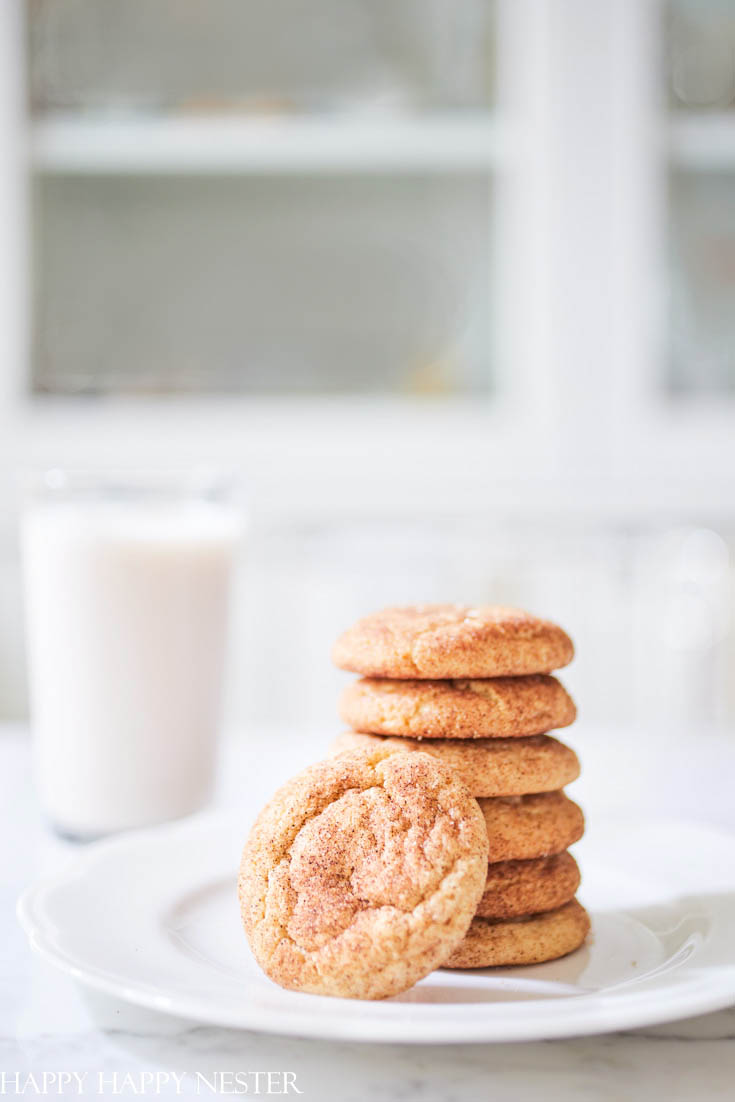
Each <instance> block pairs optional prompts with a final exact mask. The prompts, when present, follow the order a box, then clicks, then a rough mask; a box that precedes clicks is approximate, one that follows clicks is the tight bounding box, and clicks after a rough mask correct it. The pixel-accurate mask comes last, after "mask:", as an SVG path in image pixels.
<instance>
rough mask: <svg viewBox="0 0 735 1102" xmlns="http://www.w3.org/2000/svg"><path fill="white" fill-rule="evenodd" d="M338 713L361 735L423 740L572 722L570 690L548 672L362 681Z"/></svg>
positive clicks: (513, 732) (530, 730)
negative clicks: (490, 676) (365, 733)
mask: <svg viewBox="0 0 735 1102" xmlns="http://www.w3.org/2000/svg"><path fill="white" fill-rule="evenodd" d="M339 714H340V716H341V717H342V719H343V720H344V721H345V723H348V724H349V725H350V727H353V728H354V729H355V730H356V731H371V732H372V733H373V734H376V735H413V736H414V737H422V738H493V737H501V738H503V737H504V738H512V737H515V736H519V737H522V736H524V735H540V734H543V733H544V732H545V731H551V730H552V729H553V728H555V727H567V726H568V725H569V724H570V723H573V722H574V720H575V718H576V715H577V710H576V708H575V707H574V701H573V700H572V698H571V697H570V696H569V694H568V693H567V691H566V689H565V688H564V687H563V686H562V685H561V684H560V683H559V682H558V681H557V680H556V678H555V677H549V676H548V675H546V674H529V675H527V676H526V677H495V678H484V679H481V680H474V681H473V680H470V679H467V678H464V679H458V678H455V679H454V680H450V681H420V680H415V679H411V680H402V681H396V680H392V679H389V678H377V677H363V678H361V679H360V680H359V681H356V682H354V683H353V684H352V685H348V686H347V688H346V689H345V690H344V692H343V693H342V697H341V699H340V704H339Z"/></svg>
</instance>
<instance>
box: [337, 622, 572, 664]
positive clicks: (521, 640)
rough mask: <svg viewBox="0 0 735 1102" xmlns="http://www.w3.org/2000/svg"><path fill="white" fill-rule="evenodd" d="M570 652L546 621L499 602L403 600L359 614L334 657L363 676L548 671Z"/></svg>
mask: <svg viewBox="0 0 735 1102" xmlns="http://www.w3.org/2000/svg"><path fill="white" fill-rule="evenodd" d="M573 656H574V647H573V645H572V641H571V639H570V638H569V636H568V635H567V634H566V633H565V632H564V631H562V629H561V628H560V627H557V625H556V624H552V623H551V622H550V621H549V620H541V619H539V618H538V617H537V616H531V615H530V613H528V612H523V611H522V610H521V609H517V608H504V607H502V606H500V605H481V606H479V607H476V608H474V607H472V606H471V605H408V606H405V607H400V608H386V609H383V611H382V612H375V613H373V614H372V615H371V616H366V617H365V618H364V619H362V620H358V621H357V623H356V624H354V625H353V626H352V627H351V628H348V629H347V631H345V632H344V633H343V634H342V635H341V636H340V637H339V639H338V640H337V642H336V643H335V645H334V649H333V651H332V658H333V660H334V662H335V664H336V665H337V666H339V667H340V668H341V669H343V670H352V671H353V672H354V673H361V674H364V675H366V676H368V677H396V678H404V677H408V678H427V677H428V678H450V677H460V678H467V677H473V678H484V677H505V676H510V677H517V676H519V675H521V674H529V673H550V672H551V670H555V669H558V668H559V667H560V666H566V665H567V663H569V662H571V660H572V658H573Z"/></svg>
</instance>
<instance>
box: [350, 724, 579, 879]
mask: <svg viewBox="0 0 735 1102" xmlns="http://www.w3.org/2000/svg"><path fill="white" fill-rule="evenodd" d="M373 746H375V747H379V746H388V747H391V748H393V749H398V750H410V751H415V750H423V751H424V753H426V754H431V756H432V757H434V758H438V759H439V760H440V761H442V762H444V763H445V764H446V765H448V766H450V768H452V769H454V771H455V772H456V774H457V776H458V777H459V778H460V779H461V780H462V781H464V783H465V784H466V785H467V787H468V788H469V790H470V792H471V793H472V795H473V796H524V795H526V793H529V792H553V791H555V790H556V789H558V788H563V787H564V785H565V784H570V783H571V782H572V781H573V780H576V778H577V777H578V776H579V760H578V758H577V755H576V754H575V753H574V751H573V750H572V749H570V747H569V746H565V745H564V743H563V742H559V740H558V739H555V738H552V737H551V736H550V735H532V736H531V737H530V738H506V739H502V738H486V739H472V740H469V739H413V738H404V737H402V736H401V737H398V738H390V737H387V736H385V735H368V734H363V733H360V732H358V731H346V732H345V733H344V734H342V735H338V737H337V738H336V739H335V740H334V742H333V743H332V745H331V747H330V753H331V754H341V753H343V752H344V751H345V750H353V749H355V748H357V747H363V748H368V747H373ZM491 860H495V857H494V856H491Z"/></svg>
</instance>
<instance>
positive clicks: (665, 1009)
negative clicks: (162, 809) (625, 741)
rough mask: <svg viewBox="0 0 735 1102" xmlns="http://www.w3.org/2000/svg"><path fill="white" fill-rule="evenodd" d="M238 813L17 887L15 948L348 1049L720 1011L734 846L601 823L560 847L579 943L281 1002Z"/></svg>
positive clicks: (593, 1027) (731, 944)
mask: <svg viewBox="0 0 735 1102" xmlns="http://www.w3.org/2000/svg"><path fill="white" fill-rule="evenodd" d="M248 824H249V817H248V816H244V815H234V816H233V815H231V814H228V815H224V816H223V815H219V816H207V817H197V818H194V819H190V820H187V821H184V822H180V823H177V824H173V825H168V826H164V827H159V828H156V829H154V830H149V831H144V832H140V833H137V834H131V835H127V836H125V837H122V838H118V839H115V840H113V841H108V842H101V843H98V844H96V845H94V846H90V847H88V848H87V849H85V850H83V851H81V852H80V853H79V854H78V855H77V856H76V857H75V858H74V859H73V860H72V861H71V863H70V864H69V865H68V866H67V867H66V868H65V869H64V871H63V872H62V873H61V874H60V875H58V876H57V877H56V878H54V879H50V880H46V881H44V882H42V883H39V884H37V885H36V886H35V887H33V888H31V889H30V890H29V891H28V892H27V893H26V894H25V895H24V896H23V898H22V899H21V901H20V904H19V915H20V920H21V923H22V924H23V926H24V928H25V930H26V931H27V933H28V936H29V938H30V941H31V944H32V945H33V947H34V948H35V949H36V950H38V952H40V953H41V954H42V955H43V956H45V957H46V958H47V959H48V960H50V961H52V962H53V963H54V964H56V965H58V966H59V967H61V968H63V969H64V970H66V971H67V972H69V973H71V974H72V975H73V976H75V977H76V978H77V979H79V980H81V981H82V982H84V983H86V984H89V985H90V986H92V987H95V988H98V989H99V990H102V991H105V992H107V993H108V994H110V995H113V996H116V997H118V998H121V999H125V1000H128V1001H129V1002H132V1003H137V1004H139V1005H141V1006H146V1007H152V1008H154V1009H158V1010H161V1011H165V1012H167V1013H169V1014H174V1015H178V1016H180V1017H184V1018H189V1019H194V1020H197V1021H200V1022H208V1023H212V1024H217V1025H222V1026H230V1027H236V1028H243V1029H252V1030H260V1031H265V1032H271V1033H281V1034H295V1035H299V1036H309V1037H323V1038H333V1039H351V1040H363V1041H397V1042H399V1041H400V1042H416V1043H437V1042H442V1041H444V1042H448V1041H453V1042H457V1041H508V1040H532V1039H539V1038H546V1037H562V1036H570V1035H575V1034H583V1033H601V1032H605V1031H608V1030H612V1029H626V1028H631V1027H634V1026H641V1025H650V1024H653V1023H657V1022H663V1021H670V1020H673V1019H676V1018H681V1017H685V1016H689V1015H692V1014H697V1013H702V1012H704V1011H708V1010H714V1009H719V1008H721V1007H723V1006H727V1005H729V1004H730V1003H734V1002H735V937H733V931H735V922H734V919H735V838H733V837H731V836H729V835H727V834H723V833H719V832H717V831H714V830H711V829H709V828H704V827H702V826H696V825H686V824H682V823H677V822H644V823H641V822H636V823H635V824H630V823H628V824H625V823H622V824H621V823H613V824H610V823H608V824H607V825H606V826H604V827H603V826H601V827H598V828H597V829H592V830H591V831H590V832H589V833H588V834H587V835H586V836H585V838H584V840H583V842H582V843H580V845H579V846H578V847H577V849H576V852H577V857H578V859H579V862H580V865H581V867H582V871H583V876H584V885H583V886H584V891H583V892H582V893H581V898H582V901H583V902H584V903H585V904H586V906H587V907H588V908H589V909H590V911H591V913H592V918H593V931H592V936H591V938H590V941H589V944H588V945H587V946H586V947H584V948H582V949H580V950H578V951H577V952H576V953H573V954H572V955H571V956H569V957H566V958H565V959H563V960H560V961H557V962H551V963H549V964H543V965H539V966H534V967H526V968H508V969H492V970H491V969H488V970H487V971H478V972H473V971H465V972H454V971H451V972H442V971H439V972H435V973H433V974H432V975H430V976H428V977H427V978H426V979H425V980H423V982H422V983H420V984H418V985H417V986H416V987H414V988H413V989H412V990H411V991H408V992H406V993H405V994H403V995H401V996H399V997H397V998H394V999H390V1000H387V1001H385V1002H377V1003H375V1002H357V1001H352V1000H344V999H331V998H323V997H320V996H316V995H303V994H296V993H293V992H289V991H283V990H281V988H279V987H277V986H276V985H275V984H273V983H271V982H270V981H269V980H268V979H267V978H266V977H265V976H264V975H263V974H262V972H261V971H260V970H259V968H258V967H257V965H256V964H255V962H254V961H253V959H252V957H251V955H250V952H249V949H248V946H247V942H246V940H245V937H244V935H243V934H242V931H241V928H240V918H239V913H238V905H237V897H236V890H235V881H236V869H237V864H238V859H239V853H240V848H241V845H242V842H243V839H244V837H245V834H246V832H247V828H248Z"/></svg>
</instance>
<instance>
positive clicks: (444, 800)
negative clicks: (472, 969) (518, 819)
mask: <svg viewBox="0 0 735 1102" xmlns="http://www.w3.org/2000/svg"><path fill="white" fill-rule="evenodd" d="M487 860H488V844H487V832H486V829H485V820H484V817H483V815H482V813H481V812H480V809H479V807H478V805H477V802H476V801H475V800H474V799H473V798H472V797H471V796H470V794H469V793H468V791H467V789H466V788H465V786H464V785H463V784H462V783H461V781H460V780H459V779H458V778H457V777H456V775H455V774H454V773H453V772H452V771H451V770H449V769H448V768H446V767H445V766H443V765H442V763H441V762H438V761H437V760H436V759H435V758H432V757H431V756H430V755H428V754H421V753H419V754H399V753H396V752H395V750H394V749H393V748H391V747H380V746H378V747H370V748H369V749H367V750H358V751H352V752H350V753H347V754H343V755H341V756H339V757H338V758H333V759H330V760H327V761H324V762H318V763H317V764H316V765H313V766H311V767H310V768H308V769H306V770H305V771H304V772H303V773H301V774H299V775H298V776H297V777H294V778H293V779H292V780H291V781H289V782H288V783H287V784H286V785H285V786H284V787H283V788H282V789H280V791H279V792H277V793H276V795H275V796H274V797H273V799H272V800H271V801H270V803H269V804H268V805H267V806H266V807H265V808H264V809H263V811H262V812H261V814H260V815H259V817H258V819H257V820H256V823H255V825H254V826H253V829H252V831H251V833H250V836H249V838H248V840H247V842H246V845H245V848H244V851H243V855H242V861H241V865H240V877H239V898H240V908H241V914H242V919H243V924H244V927H245V931H246V934H247V937H248V940H249V942H250V946H251V949H252V951H253V954H254V956H255V958H256V960H257V961H258V963H259V964H260V966H261V968H263V970H264V971H265V972H266V974H267V975H268V976H269V977H270V978H271V979H273V980H275V982H276V983H279V984H280V985H281V986H282V987H287V988H290V989H292V990H297V991H305V992H311V993H314V994H323V995H336V996H341V997H345V998H361V999H380V998H385V997H387V996H390V995H395V994H398V993H400V992H401V991H405V990H406V989H407V988H408V987H411V986H412V985H413V984H414V983H416V982H417V981H418V980H419V979H421V978H422V977H423V976H425V975H427V974H428V973H429V972H431V971H432V970H433V969H434V968H437V967H439V966H440V965H441V964H442V963H443V961H444V960H446V959H447V957H448V956H449V955H450V954H451V953H452V951H453V950H454V949H455V948H456V947H457V946H458V945H459V943H460V942H461V940H462V938H463V937H464V935H465V933H466V932H467V929H468V928H469V925H470V922H471V920H472V917H473V915H474V913H475V911H476V909H477V904H478V903H479V900H480V897H481V896H482V893H483V889H484V886H485V881H486V876H487Z"/></svg>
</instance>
